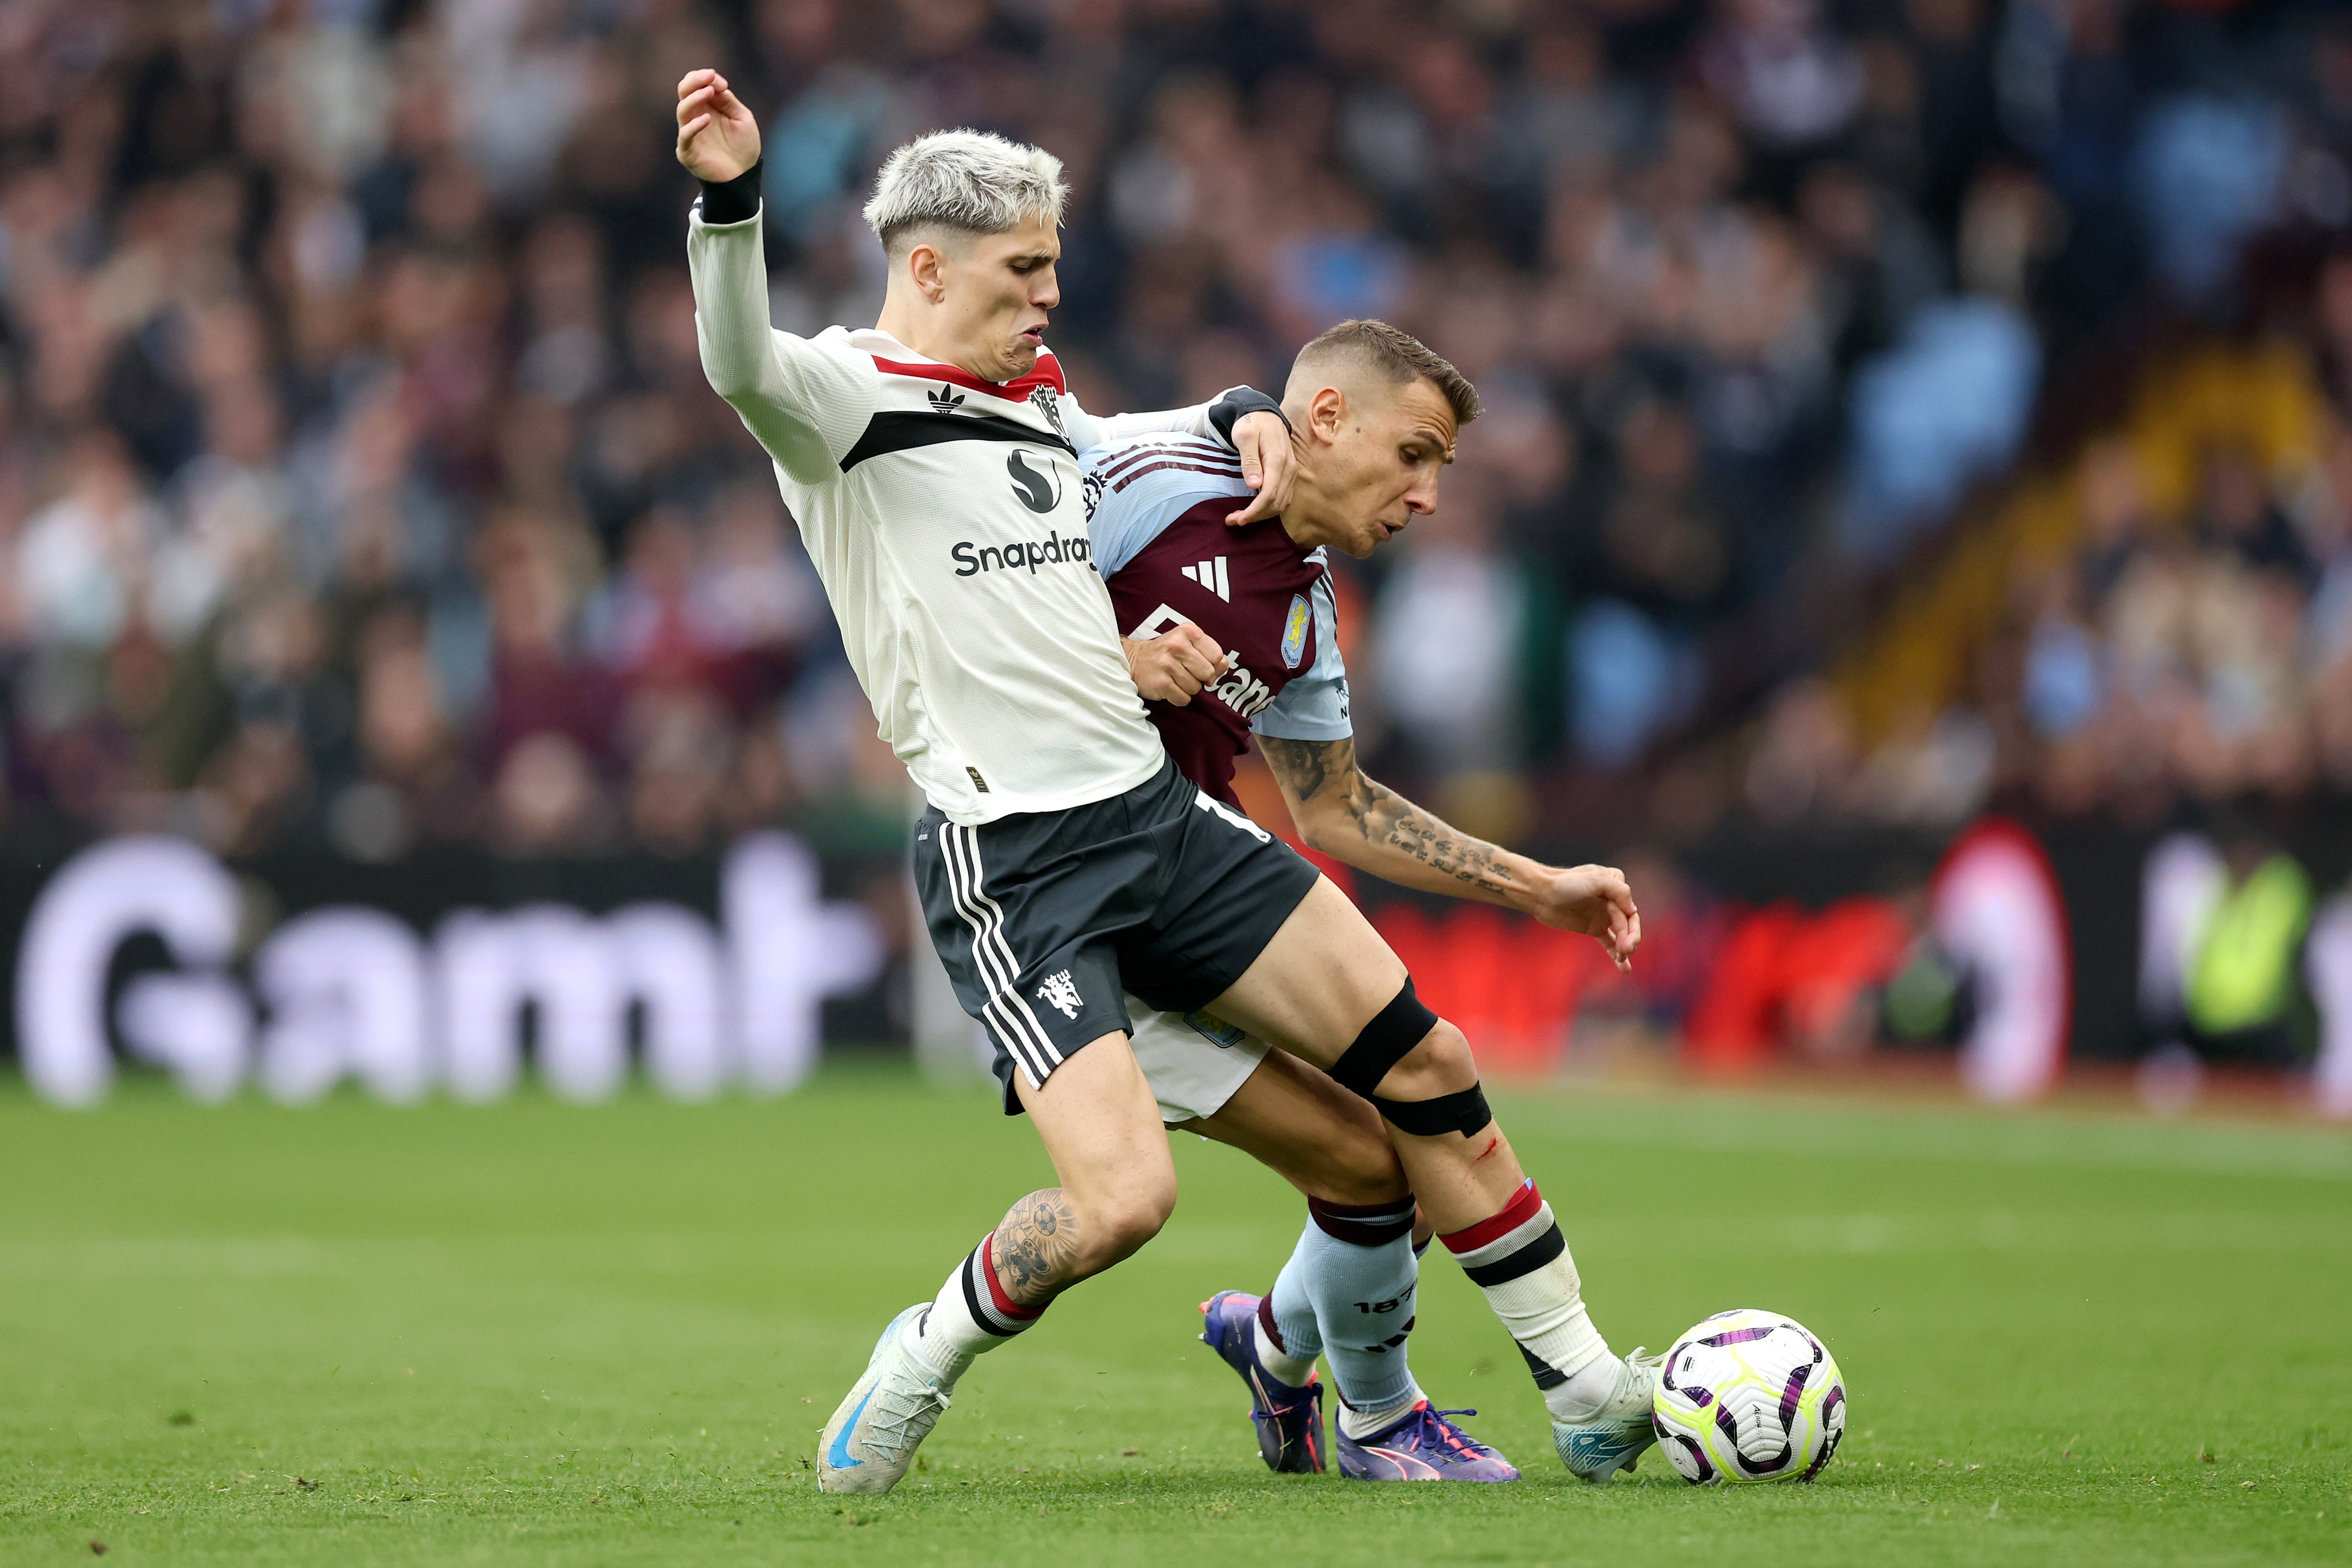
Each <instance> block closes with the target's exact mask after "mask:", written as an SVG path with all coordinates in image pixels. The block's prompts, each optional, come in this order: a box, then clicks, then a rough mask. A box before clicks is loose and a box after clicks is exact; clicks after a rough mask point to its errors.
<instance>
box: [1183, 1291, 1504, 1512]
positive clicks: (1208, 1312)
mask: <svg viewBox="0 0 2352 1568" xmlns="http://www.w3.org/2000/svg"><path fill="white" fill-rule="evenodd" d="M1201 1343H1202V1344H1205V1345H1207V1346H1208V1347H1209V1348H1210V1349H1211V1350H1213V1351H1215V1352H1216V1353H1217V1354H1219V1355H1221V1356H1223V1357H1224V1358H1225V1364H1226V1365H1227V1366H1230V1367H1232V1368H1233V1369H1234V1371H1235V1372H1238V1373H1240V1374H1241V1375H1242V1381H1243V1382H1244V1383H1246V1384H1248V1385H1249V1391H1250V1419H1251V1420H1252V1421H1253V1422H1255V1424H1256V1426H1257V1451H1258V1452H1259V1453H1261V1454H1263V1455H1264V1456H1265V1466H1266V1469H1270V1470H1274V1471H1276V1472H1277V1473H1279V1474H1285V1475H1321V1474H1322V1473H1323V1385H1322V1383H1321V1382H1320V1381H1319V1380H1318V1378H1317V1377H1316V1375H1314V1374H1313V1373H1311V1372H1310V1373H1308V1374H1307V1386H1306V1387H1304V1388H1295V1387H1293V1386H1291V1385H1289V1384H1287V1383H1284V1382H1281V1381H1279V1380H1278V1379H1277V1378H1276V1376H1275V1375H1274V1374H1273V1373H1271V1372H1268V1371H1267V1370H1266V1369H1265V1363H1264V1362H1262V1361H1260V1360H1259V1359H1258V1357H1257V1298H1256V1297H1255V1296H1252V1295H1245V1294H1244V1293H1243V1292H1242V1291H1218V1292H1217V1293H1216V1294H1215V1295H1213V1296H1211V1297H1210V1298H1209V1299H1208V1300H1207V1301H1202V1303H1201ZM1514 1473H1516V1472H1514Z"/></svg>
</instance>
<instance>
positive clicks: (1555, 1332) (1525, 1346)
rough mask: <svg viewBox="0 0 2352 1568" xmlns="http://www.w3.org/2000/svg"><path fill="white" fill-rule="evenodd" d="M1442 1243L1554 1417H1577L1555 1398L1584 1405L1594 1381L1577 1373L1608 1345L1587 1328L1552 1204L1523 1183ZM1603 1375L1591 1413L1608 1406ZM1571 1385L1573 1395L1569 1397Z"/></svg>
mask: <svg viewBox="0 0 2352 1568" xmlns="http://www.w3.org/2000/svg"><path fill="white" fill-rule="evenodd" d="M1443 1239H1444V1242H1445V1247H1446V1250H1448V1251H1450V1252H1452V1253H1453V1254H1454V1261H1456V1262H1458V1263H1460V1264H1461V1265H1462V1271H1463V1272H1464V1273H1465V1274H1467V1275H1469V1276H1470V1280H1471V1282H1472V1283H1474V1284H1475V1285H1476V1286H1477V1287H1478V1289H1479V1290H1481V1291H1484V1292H1486V1304H1487V1305H1488V1306H1490V1307H1492V1308H1494V1309H1495V1315H1496V1317H1497V1318H1500V1319H1501V1320H1502V1322H1503V1326H1504V1327H1505V1328H1507V1329H1508V1330H1510V1332H1511V1337H1512V1338H1513V1339H1515V1340H1517V1342H1518V1344H1519V1354H1521V1355H1522V1356H1524V1357H1526V1358H1527V1363H1528V1372H1529V1373H1531V1374H1533V1375H1534V1376H1535V1380H1536V1386H1537V1387H1538V1388H1539V1389H1541V1390H1543V1395H1544V1403H1545V1405H1546V1406H1547V1407H1550V1408H1552V1410H1553V1416H1554V1418H1555V1419H1558V1420H1580V1419H1583V1418H1584V1417H1583V1416H1561V1415H1560V1414H1559V1407H1557V1406H1553V1404H1552V1401H1553V1397H1554V1396H1556V1395H1559V1396H1564V1398H1563V1403H1564V1404H1565V1406H1567V1407H1568V1408H1570V1409H1576V1408H1579V1407H1580V1406H1581V1405H1583V1404H1584V1403H1586V1398H1585V1393H1586V1391H1587V1390H1589V1389H1590V1388H1591V1386H1592V1383H1591V1381H1590V1380H1588V1381H1585V1382H1579V1381H1578V1378H1579V1375H1580V1374H1582V1373H1583V1372H1584V1371H1585V1370H1586V1369H1587V1368H1588V1367H1591V1366H1592V1365H1593V1364H1595V1363H1605V1362H1606V1361H1607V1360H1608V1357H1609V1342H1608V1341H1606V1340H1604V1339H1602V1338H1601V1331H1600V1330H1598V1329H1596V1328H1594V1327H1593V1326H1592V1315H1591V1313H1590V1312H1587V1311H1586V1310H1585V1306H1584V1294H1583V1291H1584V1285H1583V1281H1581V1280H1580V1279H1579V1278H1578V1277H1577V1273H1576V1260H1575V1259H1574V1258H1572V1257H1570V1255H1569V1251H1568V1242H1567V1240H1566V1239H1565V1238H1563V1237H1562V1236H1561V1235H1560V1231H1559V1222H1558V1221H1557V1220H1555V1219H1554V1218H1552V1212H1551V1205H1549V1204H1548V1203H1546V1202H1544V1201H1543V1196H1542V1194H1540V1193H1538V1191H1537V1190H1536V1184H1535V1183H1534V1182H1532V1181H1529V1182H1527V1183H1525V1184H1524V1185H1522V1186H1520V1188H1519V1190H1518V1192H1517V1194H1515V1195H1514V1196H1513V1197H1512V1198H1511V1201H1510V1202H1509V1203H1507V1204H1506V1205H1504V1206H1503V1207H1502V1208H1501V1209H1500V1210H1498V1211H1497V1212H1496V1214H1495V1215H1493V1216H1492V1217H1491V1218H1486V1219H1484V1220H1481V1221H1480V1222H1479V1223H1478V1224H1476V1225H1474V1226H1471V1227H1469V1228H1466V1229H1463V1230H1457V1231H1454V1232H1452V1233H1451V1234H1449V1235H1447V1236H1445V1237H1444V1238H1443ZM1601 1372H1602V1373H1603V1374H1606V1375H1608V1376H1609V1377H1610V1378H1611V1380H1612V1381H1611V1382H1610V1383H1609V1384H1607V1385H1602V1391H1601V1395H1600V1396H1599V1397H1598V1398H1595V1399H1592V1400H1591V1401H1590V1403H1591V1408H1592V1409H1595V1410H1597V1409H1599V1408H1600V1407H1601V1405H1603V1404H1605V1403H1607V1401H1608V1397H1609V1393H1610V1391H1611V1389H1612V1388H1613V1386H1614V1376H1615V1374H1614V1373H1613V1372H1610V1371H1609V1370H1608V1368H1607V1366H1605V1365H1604V1366H1603V1367H1602V1369H1601ZM1596 1376H1597V1375H1596ZM1571 1387H1572V1388H1574V1389H1575V1390H1576V1392H1575V1393H1574V1394H1569V1393H1568V1392H1567V1391H1568V1390H1570V1388H1571ZM1588 1414H1589V1412H1588Z"/></svg>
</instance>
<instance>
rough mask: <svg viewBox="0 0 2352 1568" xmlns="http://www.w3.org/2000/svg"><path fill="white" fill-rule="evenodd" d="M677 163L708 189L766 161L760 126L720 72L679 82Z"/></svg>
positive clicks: (694, 75)
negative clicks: (763, 155)
mask: <svg viewBox="0 0 2352 1568" xmlns="http://www.w3.org/2000/svg"><path fill="white" fill-rule="evenodd" d="M677 161H678V162H681V163H683V164H685V165H686V172H688V173H689V174H692V175H693V176H694V177H695V178H696V179H698V180H699V181H701V182H702V183H704V184H706V185H723V184H725V183H727V182H728V181H730V180H732V179H735V178H736V177H737V176H739V175H740V174H741V173H742V172H743V171H745V170H746V169H749V168H750V167H751V165H752V164H754V163H757V162H759V161H760V122H759V121H758V120H755V119H753V118H752V115H751V110H749V109H747V108H746V107H744V103H743V100H742V99H740V98H737V97H736V96H735V94H734V93H733V92H732V91H731V90H730V89H729V88H728V86H727V78H725V77H723V76H720V75H719V73H718V72H717V71H714V70H699V71H688V72H687V73H686V74H685V75H684V76H682V77H680V78H678V79H677Z"/></svg>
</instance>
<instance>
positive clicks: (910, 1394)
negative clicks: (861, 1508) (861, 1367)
mask: <svg viewBox="0 0 2352 1568" xmlns="http://www.w3.org/2000/svg"><path fill="white" fill-rule="evenodd" d="M930 1305H931V1303H930V1302H929V1301H918V1302H916V1303H915V1304H914V1305H913V1306H911V1307H908V1309H907V1310H906V1311H905V1312H900V1313H899V1314H898V1316H897V1317H895V1318H892V1319H891V1320H890V1326H889V1327H888V1328H887V1329H884V1330H883V1331H882V1337H881V1338H880V1339H878V1340H877V1341H875V1342H874V1355H873V1358H872V1359H871V1360H869V1361H867V1362H866V1373H865V1375H864V1376H862V1377H860V1378H859V1379H858V1380H857V1382H856V1384H855V1385H852V1387H851V1388H850V1390H849V1396H848V1397H847V1398H845V1399H844V1400H843V1401H842V1402H841V1407H840V1408H839V1409H837V1410H835V1412H834V1413H833V1419H832V1420H830V1421H827V1422H826V1423H825V1424H824V1436H823V1437H819V1438H818V1439H817V1446H816V1484H817V1490H820V1491H838V1492H885V1491H888V1490H890V1489H891V1488H892V1487H894V1486H897V1485H898V1479H899V1478H900V1477H902V1476H904V1475H905V1474H906V1473H907V1467H908V1466H909V1465H911V1464H913V1463H914V1462H915V1449H916V1448H918V1447H919V1445H920V1444H921V1443H922V1440H923V1439H924V1438H926V1437H929V1436H930V1435H931V1427H933V1426H935V1425H937V1424H938V1422H939V1418H940V1411H942V1410H945V1409H946V1408H947V1407H948V1405H949V1403H950V1401H949V1399H948V1391H947V1390H946V1389H945V1388H943V1387H941V1386H940V1375H939V1374H938V1373H936V1372H933V1371H932V1370H931V1369H930V1368H929V1366H927V1365H925V1364H923V1363H922V1361H920V1360H919V1358H917V1357H916V1355H915V1354H913V1353H912V1352H910V1351H909V1350H908V1349H907V1347H906V1345H905V1344H904V1343H901V1342H900V1339H899V1334H900V1333H901V1331H903V1330H904V1329H905V1327H906V1326H907V1322H908V1319H910V1318H913V1317H915V1316H917V1315H918V1314H919V1313H921V1312H928V1311H929V1309H930Z"/></svg>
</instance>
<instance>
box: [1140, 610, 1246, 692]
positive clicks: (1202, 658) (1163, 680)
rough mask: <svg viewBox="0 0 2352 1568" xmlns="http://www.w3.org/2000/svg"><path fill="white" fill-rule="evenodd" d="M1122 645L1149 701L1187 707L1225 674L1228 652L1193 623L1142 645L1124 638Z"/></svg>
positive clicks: (1175, 628) (1174, 629)
mask: <svg viewBox="0 0 2352 1568" xmlns="http://www.w3.org/2000/svg"><path fill="white" fill-rule="evenodd" d="M1119 644H1120V646H1121V647H1122V648H1124V649H1125V650H1126V652H1127V673H1128V674H1129V677H1130V678H1131V679H1133V681H1134V682H1135V689H1136V691H1137V692H1138V693H1139V694H1140V695H1142V696H1143V698H1144V700H1145V701H1147V702H1162V703H1169V704H1171V705H1173V706H1177V707H1183V706H1187V705H1188V704H1190V703H1191V702H1192V698H1193V697H1194V696H1195V695H1198V694H1199V692H1200V690H1201V688H1202V686H1205V685H1208V684H1209V683H1210V682H1211V681H1213V680H1215V679H1216V678H1217V677H1218V676H1219V675H1220V674H1223V673H1224V669H1225V664H1226V657H1225V651H1224V650H1223V648H1220V647H1218V646H1217V640H1216V639H1215V638H1214V637H1212V636H1210V635H1209V634H1208V633H1207V632H1203V631H1202V630H1201V629H1200V628H1199V627H1198V626H1195V625H1193V624H1192V622H1190V621H1180V622H1177V623H1176V624H1175V625H1173V626H1171V627H1170V628H1169V629H1168V630H1167V631H1165V632H1161V633H1160V635H1159V636H1157V637H1150V638H1146V639H1145V640H1144V641H1142V642H1140V643H1137V642H1130V641H1129V640H1128V639H1126V638H1124V637H1122V638H1121V639H1119Z"/></svg>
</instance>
